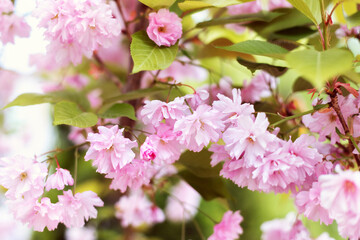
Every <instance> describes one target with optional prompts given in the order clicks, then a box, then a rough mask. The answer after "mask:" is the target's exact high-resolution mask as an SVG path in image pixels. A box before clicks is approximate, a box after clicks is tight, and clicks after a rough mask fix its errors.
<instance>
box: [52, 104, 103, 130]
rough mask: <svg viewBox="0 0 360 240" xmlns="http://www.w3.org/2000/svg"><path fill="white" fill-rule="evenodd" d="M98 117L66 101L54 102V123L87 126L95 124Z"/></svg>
mask: <svg viewBox="0 0 360 240" xmlns="http://www.w3.org/2000/svg"><path fill="white" fill-rule="evenodd" d="M97 122H98V118H97V116H96V115H95V114H94V113H91V112H83V111H81V110H80V109H79V107H78V106H77V105H76V104H75V103H73V102H68V101H61V102H58V103H57V104H55V109H54V125H60V124H66V125H71V126H74V127H79V128H87V127H92V126H94V125H96V123H97Z"/></svg>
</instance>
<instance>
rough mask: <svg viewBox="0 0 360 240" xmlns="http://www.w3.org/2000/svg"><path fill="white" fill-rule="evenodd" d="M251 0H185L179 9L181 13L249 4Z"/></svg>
mask: <svg viewBox="0 0 360 240" xmlns="http://www.w3.org/2000/svg"><path fill="white" fill-rule="evenodd" d="M251 1H253V0H185V1H184V2H181V3H179V7H180V9H181V10H183V11H190V10H198V9H203V8H209V7H219V8H222V7H227V6H230V5H236V4H240V3H243V2H251Z"/></svg>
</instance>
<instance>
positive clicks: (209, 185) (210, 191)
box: [179, 170, 230, 201]
mask: <svg viewBox="0 0 360 240" xmlns="http://www.w3.org/2000/svg"><path fill="white" fill-rule="evenodd" d="M179 175H180V176H181V177H182V178H183V179H184V180H185V181H186V182H187V183H188V184H190V186H192V187H193V188H194V189H195V190H196V191H197V192H198V193H199V194H200V195H201V196H202V197H203V198H204V199H205V200H207V201H209V200H212V199H214V198H218V197H221V198H230V194H229V193H228V191H227V190H226V188H225V185H224V182H223V179H222V178H221V177H220V176H217V177H198V176H196V175H195V174H193V173H192V172H190V171H188V170H183V171H181V172H179Z"/></svg>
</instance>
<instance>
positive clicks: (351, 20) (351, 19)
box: [346, 11, 360, 28]
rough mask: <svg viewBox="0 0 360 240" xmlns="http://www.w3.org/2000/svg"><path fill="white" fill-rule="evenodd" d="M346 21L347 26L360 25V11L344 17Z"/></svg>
mask: <svg viewBox="0 0 360 240" xmlns="http://www.w3.org/2000/svg"><path fill="white" fill-rule="evenodd" d="M346 22H347V25H348V27H349V28H352V27H356V26H360V11H358V12H356V13H354V14H353V15H351V16H348V17H346Z"/></svg>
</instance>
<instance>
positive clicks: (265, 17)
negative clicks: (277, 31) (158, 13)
mask: <svg viewBox="0 0 360 240" xmlns="http://www.w3.org/2000/svg"><path fill="white" fill-rule="evenodd" d="M283 14H284V13H281V12H258V13H252V14H243V15H236V16H230V17H223V18H214V19H212V20H209V21H205V22H200V23H198V24H197V25H196V27H197V28H203V27H209V26H216V25H224V24H229V23H244V22H250V21H259V22H270V21H272V20H274V19H275V18H277V17H279V16H281V15H283Z"/></svg>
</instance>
